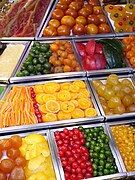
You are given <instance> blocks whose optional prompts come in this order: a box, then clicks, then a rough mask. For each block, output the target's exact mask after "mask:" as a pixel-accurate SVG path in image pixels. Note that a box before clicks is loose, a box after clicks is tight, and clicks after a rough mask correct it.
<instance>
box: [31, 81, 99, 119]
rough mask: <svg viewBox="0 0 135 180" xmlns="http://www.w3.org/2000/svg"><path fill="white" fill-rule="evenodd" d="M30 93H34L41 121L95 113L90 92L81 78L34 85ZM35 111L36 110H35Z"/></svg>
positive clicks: (72, 117)
mask: <svg viewBox="0 0 135 180" xmlns="http://www.w3.org/2000/svg"><path fill="white" fill-rule="evenodd" d="M31 93H32V94H33V93H35V97H34V98H35V100H34V99H33V100H34V101H36V103H37V104H36V105H35V104H34V108H35V111H36V108H37V107H38V108H39V112H40V114H41V116H42V117H41V119H42V121H43V122H53V121H58V120H69V119H76V118H84V117H93V116H96V115H97V112H96V109H95V108H94V107H93V103H92V101H91V98H90V96H91V94H90V92H89V91H88V90H87V88H86V84H85V82H84V81H82V80H75V81H73V82H63V83H57V82H48V83H46V84H40V85H35V86H34V88H33V90H32V89H31ZM36 113H37V112H36Z"/></svg>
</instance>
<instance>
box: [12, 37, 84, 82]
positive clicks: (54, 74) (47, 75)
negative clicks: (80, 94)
mask: <svg viewBox="0 0 135 180" xmlns="http://www.w3.org/2000/svg"><path fill="white" fill-rule="evenodd" d="M54 42H55V41H36V43H40V46H41V47H40V48H42V47H43V46H46V47H47V49H48V50H47V51H46V52H43V51H39V49H37V54H34V55H33V56H32V58H31V59H32V60H30V61H29V64H30V65H32V67H33V70H32V71H31V69H30V71H29V72H30V73H31V74H28V75H26V76H25V75H23V76H20V77H17V74H18V72H20V70H22V66H23V64H24V63H25V62H26V61H27V59H28V56H31V55H30V54H31V53H32V49H34V48H36V47H35V46H34V41H32V42H31V43H30V46H29V48H28V49H27V52H26V53H25V56H24V57H23V59H22V61H21V63H20V65H19V66H18V68H17V69H16V71H14V73H13V74H12V77H11V78H10V83H17V82H31V81H39V80H46V79H48V80H49V79H59V78H68V77H85V76H86V72H85V71H84V69H83V67H82V64H81V60H80V58H79V56H78V53H77V52H76V49H75V48H74V47H73V42H72V41H71V40H70V41H67V42H68V44H70V45H71V48H72V52H70V53H71V54H72V55H74V56H75V57H74V58H75V59H76V62H77V63H78V65H79V66H80V69H79V71H78V70H77V71H76V70H74V69H73V71H71V72H64V71H63V70H62V71H63V73H62V72H61V71H55V69H56V68H57V66H54V65H53V64H50V63H49V61H50V59H49V58H51V55H53V51H51V50H50V49H51V48H50V46H51V45H52V44H53V43H54ZM46 47H43V48H46ZM58 51H59V52H58ZM58 51H57V55H56V57H55V60H58V61H60V59H58V58H59V56H60V55H59V54H58V53H60V51H61V52H62V50H58ZM64 52H65V51H64ZM34 53H36V52H34ZM48 53H51V54H50V55H49V56H48ZM54 53H55V54H56V52H54ZM66 53H67V57H66V58H67V59H68V54H70V53H68V52H66ZM41 54H43V55H42V57H40V55H41ZM66 58H65V59H66ZM35 59H36V60H37V62H36V63H35V62H34V60H35ZM63 59H64V58H63ZM43 60H44V61H43ZM42 61H43V62H42ZM46 62H47V63H49V65H50V66H51V69H49V70H48V72H44V71H42V69H41V71H42V72H41V71H37V69H36V66H38V65H40V66H42V67H41V68H43V70H44V69H45V67H44V65H45V64H46ZM71 63H72V61H71ZM29 64H28V65H29ZM26 66H27V65H26ZM63 67H64V64H63V62H62V63H61V65H59V66H58V68H59V69H63ZM58 68H57V69H58ZM52 69H54V71H53V70H52ZM25 70H27V68H25ZM35 71H37V73H35ZM34 73H35V74H34ZM38 74H39V75H38Z"/></svg>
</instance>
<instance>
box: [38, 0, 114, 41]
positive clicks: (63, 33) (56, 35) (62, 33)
mask: <svg viewBox="0 0 135 180" xmlns="http://www.w3.org/2000/svg"><path fill="white" fill-rule="evenodd" d="M72 3H73V4H72ZM75 3H76V2H75ZM75 3H74V2H71V3H69V4H66V5H64V6H61V4H62V3H60V1H59V0H57V1H55V3H54V5H53V7H52V9H51V11H50V13H49V14H48V17H47V19H46V21H45V22H44V25H43V27H42V29H41V31H40V33H39V35H38V36H37V37H36V40H47V39H71V38H72V39H74V38H75V39H78V38H80V37H81V38H88V37H89V35H90V36H91V37H93V38H94V37H103V36H106V37H113V36H115V34H114V31H113V29H112V26H111V24H110V21H109V20H108V18H107V17H104V18H105V20H104V22H103V23H104V24H106V25H107V26H106V25H105V27H103V28H102V27H101V29H102V30H101V32H100V31H99V30H98V27H97V26H96V25H95V24H96V22H95V21H93V22H91V21H89V22H88V24H94V27H90V28H92V29H96V30H93V32H92V31H90V32H88V33H85V31H86V30H85V27H84V26H85V25H87V21H88V15H91V14H92V12H93V13H94V10H92V8H94V6H91V8H90V9H89V5H88V2H87V1H84V2H83V4H81V3H80V5H79V6H80V7H79V6H78V5H75ZM95 3H96V4H95V7H100V11H101V13H100V14H103V15H104V10H103V8H102V6H101V5H100V2H99V1H96V2H95ZM86 5H88V7H87V8H88V10H87V9H85V8H86ZM70 8H71V9H73V10H74V11H76V12H75V14H70V13H71V12H66V14H65V16H66V15H67V17H68V18H69V19H70V17H71V19H72V20H70V21H69V23H70V22H71V24H73V25H75V24H78V23H76V22H77V20H76V19H77V17H80V16H81V17H82V16H83V14H84V13H87V14H85V16H84V17H85V20H84V21H85V23H84V26H83V27H82V29H83V30H81V31H80V32H76V31H75V30H72V29H73V25H71V24H70V25H71V27H70V31H69V29H64V27H61V26H60V24H62V25H65V20H63V22H62V23H61V19H62V17H65V16H64V14H63V12H60V13H57V12H56V13H55V9H61V10H62V11H68V9H70ZM76 8H77V9H76ZM83 8H84V9H83ZM95 9H96V8H95ZM79 10H80V11H81V10H83V12H79ZM53 12H54V15H53ZM77 13H78V15H77ZM57 14H61V16H60V15H58V16H59V17H56V16H57ZM62 14H63V15H62ZM52 15H53V16H52ZM95 16H97V14H96V13H95ZM73 17H74V18H73ZM96 18H97V17H96ZM51 19H57V20H58V21H59V23H58V25H57V26H56V27H55V26H54V27H55V28H54V29H53V30H52V29H51V28H50V29H49V22H50V20H51ZM84 21H83V22H84ZM98 24H102V22H100V23H98ZM46 28H47V30H46ZM56 29H57V30H56ZM74 29H75V28H74ZM80 29H81V28H80ZM72 31H73V32H72ZM74 31H75V32H74ZM87 31H89V30H87ZM51 32H52V33H51ZM50 33H51V34H50ZM43 34H44V35H43Z"/></svg>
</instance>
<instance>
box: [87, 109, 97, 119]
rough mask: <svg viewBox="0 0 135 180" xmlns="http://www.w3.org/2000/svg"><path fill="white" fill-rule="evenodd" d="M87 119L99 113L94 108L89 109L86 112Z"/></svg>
mask: <svg viewBox="0 0 135 180" xmlns="http://www.w3.org/2000/svg"><path fill="white" fill-rule="evenodd" d="M84 114H85V117H91V116H96V115H97V111H96V110H95V109H94V108H87V109H85V111H84Z"/></svg>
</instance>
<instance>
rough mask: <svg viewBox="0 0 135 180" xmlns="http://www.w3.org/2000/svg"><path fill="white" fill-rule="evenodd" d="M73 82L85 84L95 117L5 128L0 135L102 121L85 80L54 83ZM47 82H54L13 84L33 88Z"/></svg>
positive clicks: (65, 80)
mask: <svg viewBox="0 0 135 180" xmlns="http://www.w3.org/2000/svg"><path fill="white" fill-rule="evenodd" d="M74 80H83V81H84V82H85V83H86V86H87V90H88V91H89V92H90V94H91V101H92V103H93V106H94V108H95V109H96V111H97V116H95V117H89V118H78V119H70V120H61V121H55V122H45V123H39V124H32V125H23V126H12V127H5V128H2V129H0V133H8V132H12V131H14V132H17V131H24V130H37V129H48V128H55V127H63V126H65V125H69V126H70V125H76V124H77V125H79V124H87V123H89V122H91V123H96V122H102V121H104V117H103V116H101V113H100V111H99V108H98V105H97V104H96V101H95V98H94V95H93V93H92V91H91V88H90V87H89V84H88V81H87V78H74V79H62V80H55V82H58V83H62V82H72V81H74ZM47 82H54V81H53V80H52V81H40V82H31V83H21V84H14V85H17V86H33V85H36V84H45V83H47ZM14 85H13V84H11V85H9V86H8V88H7V90H6V92H5V93H4V95H3V98H2V100H3V101H4V99H5V98H6V96H7V94H8V93H9V92H10V90H11V88H12V87H13V86H14Z"/></svg>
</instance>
